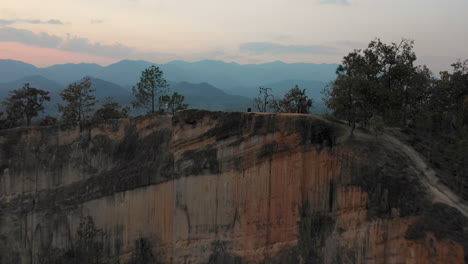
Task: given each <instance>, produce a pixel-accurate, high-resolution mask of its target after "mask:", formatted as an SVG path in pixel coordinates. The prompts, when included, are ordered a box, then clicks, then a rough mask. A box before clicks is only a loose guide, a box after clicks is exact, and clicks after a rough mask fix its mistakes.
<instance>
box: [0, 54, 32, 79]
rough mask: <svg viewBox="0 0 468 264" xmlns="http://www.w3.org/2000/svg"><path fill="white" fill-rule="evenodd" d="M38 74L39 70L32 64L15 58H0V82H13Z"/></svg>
mask: <svg viewBox="0 0 468 264" xmlns="http://www.w3.org/2000/svg"><path fill="white" fill-rule="evenodd" d="M39 74H40V70H39V69H38V68H36V67H35V66H34V65H31V64H28V63H24V62H21V61H15V60H0V83H7V82H13V81H16V80H18V79H21V78H23V77H26V76H31V75H39Z"/></svg>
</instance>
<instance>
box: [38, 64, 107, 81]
mask: <svg viewBox="0 0 468 264" xmlns="http://www.w3.org/2000/svg"><path fill="white" fill-rule="evenodd" d="M104 68H105V67H102V66H100V65H97V64H94V63H79V64H73V63H68V64H58V65H54V66H51V67H48V68H43V69H40V71H41V75H42V76H44V77H46V78H47V79H50V80H54V81H57V82H59V83H61V84H64V85H68V84H70V82H71V81H72V80H78V79H81V78H83V77H84V76H97V75H98V74H99V73H100V72H102V71H103V69H104Z"/></svg>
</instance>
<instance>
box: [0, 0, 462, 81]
mask: <svg viewBox="0 0 468 264" xmlns="http://www.w3.org/2000/svg"><path fill="white" fill-rule="evenodd" d="M109 7H113V8H109ZM467 9H468V2H467V1H464V0H452V1H450V2H449V3H447V2H441V1H437V0H425V1H423V0H413V1H411V2H408V1H403V0H394V1H389V0H382V1H373V0H313V1H296V2H294V3H291V2H288V1H284V0H275V1H273V2H272V1H267V0H257V1H255V2H251V1H243V0H241V1H236V2H228V3H220V2H218V1H214V0H201V1H197V2H196V3H195V2H191V1H187V0H178V1H167V0H157V1H148V0H103V1H99V2H96V1H89V0H80V1H71V0H67V1H62V0H45V1H41V2H37V1H34V0H5V1H4V3H2V7H1V8H0V59H13V60H19V61H23V62H26V63H29V64H33V65H35V66H37V67H48V66H51V65H56V64H67V63H96V64H98V65H101V66H106V65H110V64H114V63H116V62H119V61H121V60H124V59H129V60H145V61H150V62H157V63H158V64H164V63H167V62H170V61H174V60H183V61H186V62H198V61H201V60H219V61H223V62H226V63H231V62H234V63H237V64H240V65H247V64H264V63H268V62H274V61H282V62H284V63H315V64H340V63H341V61H342V58H343V57H344V56H345V55H347V54H348V53H349V52H351V51H353V50H354V49H364V48H366V47H367V44H368V43H369V42H370V41H371V40H373V39H375V38H381V39H382V41H384V42H386V43H389V42H399V41H400V40H401V39H402V38H409V39H413V40H414V41H415V48H414V50H415V52H416V55H417V57H418V61H417V64H420V65H427V66H428V67H429V68H430V69H432V70H433V72H434V73H438V72H439V71H441V70H449V69H450V64H452V63H454V62H456V61H457V60H458V59H461V60H463V59H466V58H468V50H466V48H465V47H466V46H468V36H467V35H466V34H465V33H464V28H463V27H460V26H459V25H463V24H468V17H467V16H465V14H464V11H465V10H467Z"/></svg>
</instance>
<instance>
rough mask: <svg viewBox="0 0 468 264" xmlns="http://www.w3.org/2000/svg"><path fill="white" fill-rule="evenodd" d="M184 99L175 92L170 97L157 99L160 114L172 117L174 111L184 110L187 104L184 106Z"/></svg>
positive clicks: (163, 96) (165, 96) (164, 96)
mask: <svg viewBox="0 0 468 264" xmlns="http://www.w3.org/2000/svg"><path fill="white" fill-rule="evenodd" d="M184 100H185V97H184V96H183V95H181V94H179V93H177V92H174V93H173V94H172V96H169V95H162V96H160V97H159V109H160V112H162V113H166V112H167V113H169V114H171V115H173V114H174V113H175V112H176V111H179V110H185V109H187V108H188V104H184Z"/></svg>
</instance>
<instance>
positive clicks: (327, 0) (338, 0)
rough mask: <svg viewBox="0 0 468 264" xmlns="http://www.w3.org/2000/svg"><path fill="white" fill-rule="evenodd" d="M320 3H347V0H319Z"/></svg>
mask: <svg viewBox="0 0 468 264" xmlns="http://www.w3.org/2000/svg"><path fill="white" fill-rule="evenodd" d="M320 3H321V4H328V5H349V1H348V0H321V1H320Z"/></svg>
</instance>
